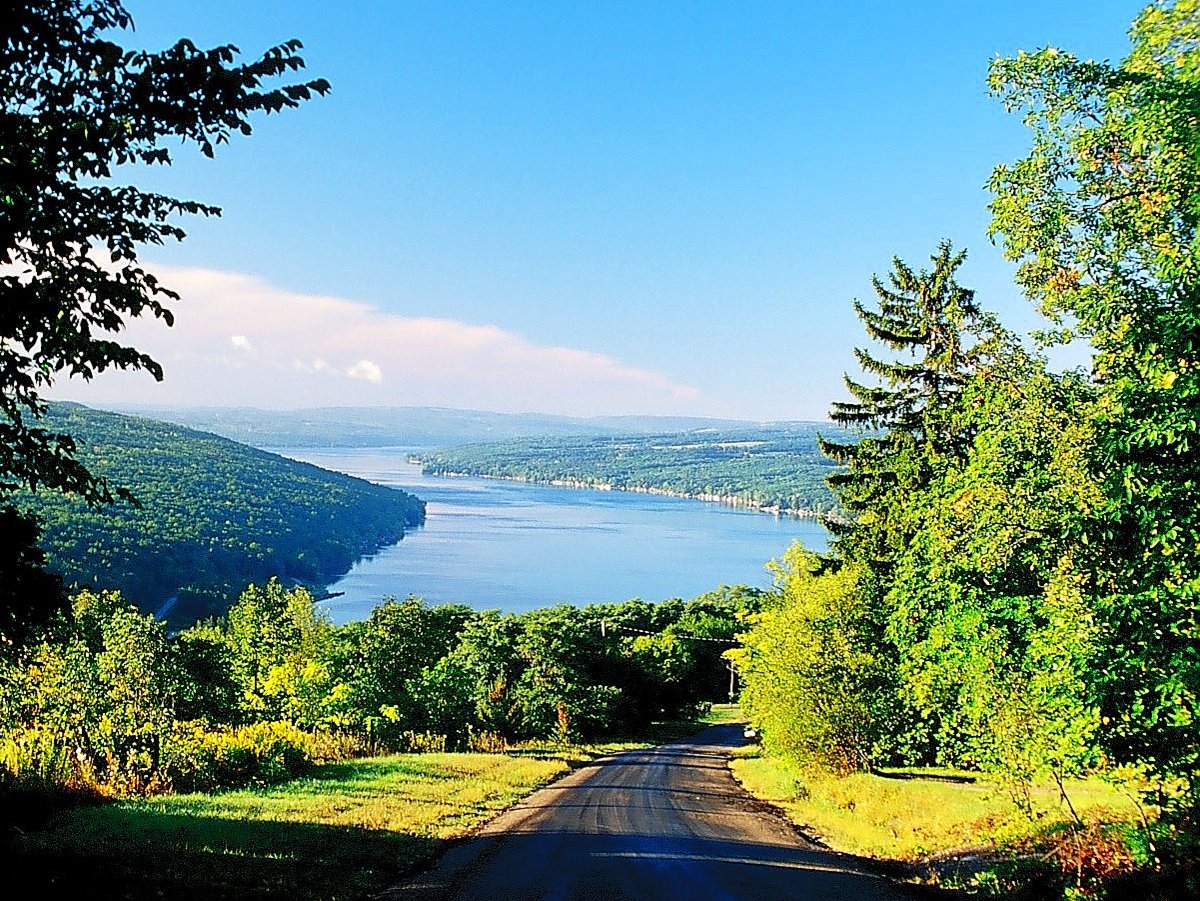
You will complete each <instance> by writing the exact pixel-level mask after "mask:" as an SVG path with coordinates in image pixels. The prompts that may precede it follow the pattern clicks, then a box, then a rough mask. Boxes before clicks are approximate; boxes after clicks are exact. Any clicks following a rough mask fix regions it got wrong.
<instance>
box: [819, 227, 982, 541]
mask: <svg viewBox="0 0 1200 901" xmlns="http://www.w3.org/2000/svg"><path fill="white" fill-rule="evenodd" d="M965 259H966V251H959V252H957V253H955V252H954V251H953V249H952V247H951V245H950V242H949V241H943V242H942V243H941V244H939V245H938V250H937V253H936V254H934V255H933V257H931V260H932V262H933V269H932V270H931V271H930V270H925V269H922V270H919V271H916V272H914V271H913V270H912V268H911V267H909V266H908V265H906V264H905V263H904V262H903V261H902V260H900V259H899V258H896V259H894V260H893V261H892V271H891V272H890V273H889V274H888V279H887V282H886V283H885V282H884V281H883V280H882V279H880V278H879V277H878V276H875V277H873V278H872V280H871V283H872V285H873V287H874V289H875V294H876V296H877V298H878V307H877V308H874V309H873V308H868V307H866V306H864V305H863V304H862V303H860V302H859V301H857V300H856V301H854V311H855V312H856V313H857V314H858V317H859V319H861V320H862V322H863V325H864V326H865V328H866V330H867V334H868V335H869V336H870V337H871V338H872V339H873V340H875V341H877V342H879V343H881V344H883V345H884V347H886V348H887V349H889V350H891V351H893V352H895V353H896V354H898V355H900V358H899V359H880V358H879V357H876V356H873V355H872V354H871V352H870V351H867V350H864V349H862V348H855V356H856V357H857V358H858V362H859V364H860V365H861V366H862V368H863V371H864V372H866V373H867V374H869V375H873V376H876V377H877V378H878V379H879V380H880V382H881V384H878V385H866V384H863V383H862V382H858V381H855V380H854V379H852V378H850V377H849V376H848V375H847V376H846V377H845V382H846V388H847V389H848V390H849V391H850V393H851V395H853V397H854V400H852V401H845V402H835V403H834V405H833V410H832V412H831V413H830V418H831V419H832V420H833V421H834V422H836V423H838V424H839V425H843V426H850V427H853V428H857V429H859V430H862V431H864V432H866V433H867V434H866V436H865V437H863V438H862V439H861V440H859V441H858V442H857V443H853V444H842V443H836V442H833V441H829V440H825V439H822V440H821V449H822V450H823V451H824V452H825V453H826V454H827V455H828V456H829V457H831V458H833V459H834V460H835V461H837V462H838V463H841V464H844V465H845V466H846V470H845V471H844V472H840V473H836V474H834V475H831V476H829V477H828V482H829V484H830V487H832V488H833V490H834V492H835V493H836V494H837V497H838V500H839V502H840V503H841V505H842V507H843V508H844V509H845V511H846V512H847V513H849V514H851V515H852V516H853V517H855V520H854V522H853V523H851V524H849V525H845V524H840V523H837V522H836V521H834V522H832V523H831V525H832V528H833V530H834V532H835V533H836V534H838V535H839V536H842V540H840V541H839V542H838V549H839V552H840V553H841V554H842V556H844V557H847V558H851V557H853V558H855V559H865V560H874V561H876V562H878V561H882V560H886V559H889V558H890V557H891V556H892V555H894V553H895V552H896V551H897V550H898V549H899V544H900V542H901V541H902V538H900V537H898V535H897V534H896V531H897V530H896V524H895V522H894V520H892V519H889V508H890V507H891V506H892V505H891V504H889V503H887V502H886V500H885V499H886V498H887V497H889V496H892V495H893V494H894V493H896V492H903V491H909V490H913V489H916V488H920V487H921V486H922V485H923V484H925V482H927V481H928V478H929V463H930V461H931V458H933V457H935V456H938V455H945V454H947V453H949V452H951V451H952V450H953V448H954V441H955V436H954V435H953V434H951V433H950V432H949V431H948V430H947V429H946V428H945V419H944V418H943V417H940V416H939V413H940V412H941V411H943V410H944V409H945V408H946V407H947V406H948V405H949V404H950V403H951V401H952V400H953V398H954V397H955V396H956V395H957V393H958V391H959V390H960V389H961V387H962V384H963V382H964V380H965V378H966V373H967V370H968V366H969V362H970V347H969V346H968V342H969V336H970V335H971V333H972V332H973V331H974V330H976V329H977V328H978V327H979V326H980V324H981V323H982V321H983V316H982V313H981V312H980V310H979V307H978V306H977V305H976V303H975V294H974V292H973V291H971V290H970V289H967V288H964V287H962V286H960V285H959V284H958V283H957V282H956V281H955V273H956V271H957V270H958V267H959V266H961V265H962V263H963V261H964V260H965Z"/></svg>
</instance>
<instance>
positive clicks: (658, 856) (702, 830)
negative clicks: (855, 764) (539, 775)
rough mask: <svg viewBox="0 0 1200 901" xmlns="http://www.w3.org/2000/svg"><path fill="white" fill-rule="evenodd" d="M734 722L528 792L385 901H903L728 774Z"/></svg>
mask: <svg viewBox="0 0 1200 901" xmlns="http://www.w3.org/2000/svg"><path fill="white" fill-rule="evenodd" d="M741 744H744V742H743V740H742V737H741V727H740V726H714V727H712V728H710V729H708V730H706V731H705V732H703V733H701V734H700V735H698V736H696V737H695V738H692V739H688V740H686V741H681V742H676V743H674V744H669V745H662V746H660V747H657V748H652V749H649V750H646V751H631V752H627V753H624V754H618V755H614V756H612V757H607V758H601V759H600V760H597V761H595V762H593V763H592V764H591V765H589V766H586V767H584V768H582V769H580V770H577V771H576V772H574V773H572V774H571V775H570V776H568V777H566V778H565V779H562V780H560V781H558V782H556V783H554V784H553V785H551V786H549V787H548V788H544V789H542V790H541V791H539V792H537V793H536V794H533V795H531V796H530V797H529V798H527V799H525V801H524V802H522V803H521V804H519V805H518V806H517V807H515V808H513V809H511V810H509V811H508V812H507V813H505V814H503V815H502V816H500V817H498V818H497V819H495V820H493V821H492V822H491V823H490V824H489V825H488V826H487V827H485V828H484V829H483V830H482V831H481V832H480V833H479V834H478V835H477V836H476V837H475V838H473V839H471V840H470V841H467V842H464V843H462V844H460V845H457V846H455V847H454V848H453V849H452V850H451V851H450V852H448V853H447V854H446V855H445V856H444V857H443V858H442V859H441V861H440V862H439V863H438V865H437V866H436V867H435V868H434V869H433V870H431V871H430V872H428V873H424V874H422V875H420V876H418V877H415V878H414V879H411V880H409V881H408V882H405V883H403V884H401V885H399V886H396V887H395V888H394V889H392V890H390V891H389V892H387V893H385V895H384V898H385V899H389V901H432V899H448V901H450V899H453V901H484V899H486V901H525V899H529V901H532V899H545V901H584V899H621V898H637V899H664V901H666V899H676V898H678V899H681V901H684V899H686V901H703V899H755V901H760V899H774V898H779V899H783V898H787V899H813V901H817V899H847V901H850V899H860V898H861V899H867V901H895V899H900V898H905V897H907V896H906V895H905V894H903V893H902V891H901V890H900V889H899V888H897V887H894V886H893V885H892V884H891V883H889V882H887V881H886V880H884V879H881V878H880V877H878V876H874V875H871V874H869V873H868V872H866V871H864V870H863V869H861V868H859V867H857V866H855V863H854V860H853V858H848V857H843V856H841V855H836V854H831V853H829V852H827V851H822V850H820V849H819V848H817V847H815V846H813V845H812V844H810V843H808V842H806V841H804V839H803V838H801V837H800V836H799V835H797V834H796V832H795V831H794V830H793V829H792V828H791V827H790V826H789V825H788V824H787V823H785V822H784V821H783V820H782V819H781V818H780V817H778V816H777V815H775V814H773V813H772V812H771V811H769V810H765V809H764V808H763V807H762V806H761V805H758V804H756V803H755V802H753V801H752V800H751V799H749V798H748V796H747V795H746V794H745V792H743V791H742V789H741V788H740V787H739V786H738V784H737V783H736V782H735V781H734V779H733V777H732V776H731V775H730V773H729V768H728V766H727V764H726V758H727V756H728V753H729V750H730V749H731V748H734V747H737V746H739V745H741Z"/></svg>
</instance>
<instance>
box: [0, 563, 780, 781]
mask: <svg viewBox="0 0 1200 901" xmlns="http://www.w3.org/2000/svg"><path fill="white" fill-rule="evenodd" d="M760 603H761V593H760V592H758V591H756V590H754V589H747V588H723V589H720V590H718V591H714V592H711V593H709V594H706V595H702V596H700V597H698V598H695V599H693V600H691V601H687V602H683V601H678V600H676V601H667V602H664V603H660V604H648V603H645V602H642V601H636V600H634V601H628V602H625V603H621V604H606V605H596V606H591V607H583V608H579V607H571V606H566V605H564V606H559V607H553V608H545V609H540V610H535V611H532V612H530V613H524V614H519V615H511V614H510V615H502V614H499V613H495V612H486V613H478V612H475V611H474V610H472V609H470V608H468V607H464V606H440V607H431V606H428V605H426V604H425V603H424V602H422V601H420V600H418V599H415V598H409V599H407V600H404V601H396V600H386V601H384V602H383V603H382V604H381V605H380V606H379V607H377V608H376V609H375V610H374V611H373V612H372V614H371V616H370V618H369V619H367V620H365V621H362V622H354V623H350V624H347V625H344V626H336V627H335V626H333V625H331V624H330V623H329V621H328V619H327V618H326V616H325V615H323V613H322V611H321V610H320V608H319V607H318V606H317V605H315V604H314V602H313V598H312V595H311V594H309V593H308V592H307V591H306V590H305V589H303V588H295V589H291V590H287V589H285V588H284V587H283V586H282V585H281V584H280V583H279V582H278V581H277V580H274V579H272V580H271V581H269V582H268V583H266V584H265V585H261V586H251V587H250V588H248V589H247V590H246V591H245V592H244V593H243V594H242V595H241V597H240V598H239V599H238V601H237V603H235V604H234V605H233V607H231V608H230V610H229V612H228V615H227V616H226V617H223V618H221V619H219V620H211V621H208V622H205V623H201V624H197V625H194V626H192V627H190V628H188V629H185V630H183V631H181V632H179V633H176V634H169V633H168V631H167V630H166V628H165V626H164V625H163V624H162V623H161V622H160V621H158V620H156V619H155V618H154V617H153V616H150V615H147V614H144V613H142V612H140V611H139V610H138V609H137V608H135V607H132V606H130V605H128V604H127V603H126V602H125V601H124V600H123V599H122V598H121V596H120V595H119V594H117V593H115V592H103V593H93V592H83V593H81V594H79V595H78V596H77V597H76V598H75V601H74V610H73V613H72V615H71V616H62V617H59V618H58V619H56V620H55V621H54V622H53V623H52V624H51V626H50V627H49V628H48V629H46V630H45V632H44V634H42V635H41V636H40V638H38V639H37V640H35V641H32V642H30V643H28V644H27V645H26V647H25V648H24V649H22V650H21V651H20V652H19V653H16V654H15V655H11V656H9V657H4V656H2V655H0V789H2V788H3V787H4V784H5V783H6V782H7V783H17V784H22V783H24V784H28V783H30V782H35V783H36V782H40V783H44V784H49V785H53V786H58V787H63V786H66V787H71V788H76V789H79V790H86V791H90V792H96V793H100V794H104V795H110V796H119V795H127V794H137V793H153V792H160V791H168V790H193V789H211V788H216V787H221V786H233V785H244V784H255V783H264V782H269V781H273V780H277V779H283V778H287V777H289V776H294V775H296V774H298V773H300V772H303V771H304V770H305V769H307V768H308V767H309V766H310V765H311V764H313V763H314V762H318V761H322V760H330V759H338V758H344V757H348V756H357V755H364V754H374V753H382V752H386V751H405V750H447V749H473V750H485V751H491V750H502V749H503V748H505V747H506V746H507V745H508V744H509V743H512V742H520V741H524V740H530V739H541V740H555V741H559V740H561V741H566V740H579V739H587V738H596V737H600V736H605V735H612V734H614V733H620V732H626V733H633V732H638V731H641V730H644V729H645V728H646V727H647V726H648V725H649V724H650V723H651V721H655V720H661V719H663V718H670V717H678V716H684V715H688V714H692V713H695V712H696V710H697V705H698V704H700V703H701V702H702V701H708V700H712V699H714V698H720V697H722V696H723V695H724V692H725V691H726V690H727V689H728V685H729V675H728V669H727V664H726V663H725V661H724V660H723V659H722V656H721V655H722V652H723V651H724V650H725V649H726V648H728V647H729V646H730V645H731V644H732V643H733V636H734V633H735V632H736V631H737V629H738V628H739V625H738V622H737V620H738V618H739V617H740V616H742V615H744V614H747V613H750V612H752V611H754V610H757V609H758V607H759V605H760Z"/></svg>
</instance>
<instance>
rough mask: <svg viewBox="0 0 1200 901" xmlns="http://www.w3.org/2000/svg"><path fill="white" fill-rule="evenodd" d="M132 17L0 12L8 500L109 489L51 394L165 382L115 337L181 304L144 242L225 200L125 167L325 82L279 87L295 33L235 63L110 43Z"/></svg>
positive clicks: (234, 52)
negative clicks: (157, 188) (189, 194)
mask: <svg viewBox="0 0 1200 901" xmlns="http://www.w3.org/2000/svg"><path fill="white" fill-rule="evenodd" d="M132 27H133V20H132V18H131V17H130V14H129V12H128V11H127V10H126V9H125V7H124V5H123V4H122V3H121V2H120V0H30V2H25V3H17V4H8V5H7V6H6V8H5V11H4V16H3V18H2V19H0V148H2V152H0V496H2V495H3V494H6V493H8V492H10V491H12V490H13V489H17V488H38V487H42V486H45V487H49V488H52V489H60V490H66V491H70V492H74V493H77V494H79V495H81V496H82V497H84V498H85V499H87V500H89V501H92V502H97V503H99V502H105V501H109V500H111V499H112V495H113V490H112V489H110V486H109V484H108V483H107V482H106V481H105V480H104V479H103V478H100V477H98V476H97V475H96V474H94V473H93V472H91V471H90V470H89V469H88V468H87V467H86V466H85V465H84V464H82V463H81V462H80V461H79V459H78V457H77V456H76V450H77V448H76V443H75V440H74V438H73V437H72V436H70V435H69V434H66V433H62V432H57V431H54V430H53V429H48V428H46V427H45V426H44V424H42V423H41V422H40V417H41V416H42V414H43V412H44V410H45V405H44V403H43V401H42V394H43V392H44V391H45V389H46V388H48V387H49V386H50V385H52V384H53V383H54V381H55V380H56V379H59V378H63V377H78V378H83V379H90V378H92V377H93V376H95V375H96V374H97V373H100V372H103V371H105V370H108V369H113V368H116V369H132V370H145V371H147V372H149V373H150V374H152V375H153V376H154V377H155V378H159V379H161V378H162V374H163V373H162V368H161V367H160V366H159V364H158V363H157V362H155V361H154V360H153V359H152V358H151V357H149V356H148V355H147V354H145V353H143V352H141V351H139V350H137V349H136V348H134V347H130V346H128V345H126V344H123V343H121V341H120V340H119V333H120V331H121V330H122V328H123V327H124V326H125V325H126V324H127V322H128V321H129V320H130V319H133V318H137V317H144V316H149V317H154V318H157V319H161V320H163V321H164V322H166V323H167V324H170V323H171V322H172V315H171V310H170V307H169V304H170V302H171V301H174V300H178V295H176V294H175V293H174V292H173V291H172V290H171V289H170V288H169V287H168V286H166V285H163V284H162V283H160V282H159V281H158V279H157V278H156V277H155V276H154V275H153V273H151V272H149V271H148V270H147V269H146V268H145V267H143V266H142V265H141V263H140V262H139V259H138V252H139V249H140V248H142V247H145V246H146V245H155V244H163V243H165V242H166V241H172V240H180V239H182V238H183V237H184V232H183V230H182V229H181V228H180V226H179V225H178V221H177V220H178V217H179V216H182V215H203V216H214V215H218V214H219V213H220V210H219V209H217V208H216V207H213V206H210V205H207V204H203V203H200V202H197V201H193V200H183V199H178V198H174V197H169V196H166V195H163V194H157V193H154V192H151V191H145V190H142V189H140V188H138V187H136V186H135V185H132V184H127V183H124V182H123V180H122V179H123V178H124V176H125V174H126V173H127V172H128V171H129V167H136V166H153V165H169V164H170V163H171V159H172V154H173V153H174V152H175V150H174V148H175V147H178V146H180V145H184V146H186V145H192V146H195V147H196V148H198V149H199V150H200V152H201V153H203V154H205V155H207V156H212V155H213V153H214V149H215V147H216V146H217V145H219V144H223V143H225V142H226V141H228V140H229V138H230V137H231V136H232V135H234V134H243V135H248V134H250V132H251V130H252V128H251V118H252V116H253V115H254V114H256V113H260V112H261V113H271V112H277V111H279V110H282V109H284V108H287V107H294V106H297V105H299V104H300V103H301V102H302V101H303V100H306V99H308V98H309V97H311V96H312V95H313V94H314V93H317V94H324V93H325V92H326V91H328V90H329V85H328V83H327V82H326V81H324V80H323V79H314V80H310V81H306V82H297V83H293V84H283V85H279V84H278V80H279V79H280V78H284V77H286V76H288V75H290V74H292V73H295V72H297V71H299V70H300V69H301V68H303V66H304V62H303V60H302V58H301V57H300V56H299V55H298V54H299V50H300V42H299V41H295V40H289V41H286V42H284V43H282V44H280V45H278V46H276V47H273V48H271V49H270V50H268V51H267V52H266V53H265V54H263V55H262V56H261V57H260V58H258V59H256V60H253V61H250V62H245V63H241V62H239V61H238V49H237V48H236V47H234V46H232V45H223V46H219V47H213V48H211V49H201V48H199V47H197V46H196V45H195V44H193V43H192V42H191V41H189V40H186V39H183V40H180V41H178V42H177V43H176V44H175V45H174V46H172V47H170V48H168V49H166V50H162V51H158V52H148V51H143V50H132V49H128V48H126V47H123V46H122V45H121V44H119V43H117V42H116V40H115V38H116V37H118V36H119V35H120V32H122V31H127V30H129V29H131V28H132ZM118 493H119V491H118ZM12 515H16V514H11V515H10V514H8V513H6V514H5V517H6V518H8V519H11V518H12ZM12 547H13V546H9V545H6V546H5V547H4V548H3V549H0V574H9V573H11V574H12V575H13V578H14V579H24V580H26V581H27V582H28V581H29V580H31V579H35V578H36V576H35V572H36V564H35V565H34V566H33V568H32V569H31V568H30V567H31V563H30V557H29V550H28V549H29V547H30V545H28V544H24V545H21V548H24V549H23V550H20V552H19V553H16V552H14V551H13V550H12ZM5 580H6V581H7V577H6V579H5ZM43 600H44V598H43ZM59 600H61V598H60V599H59ZM55 603H57V602H56V601H53V600H51V602H49V603H48V604H47V603H42V602H41V601H37V602H35V603H33V604H32V609H37V608H39V607H40V608H44V607H47V606H51V607H52V606H54V604H55ZM13 613H14V616H15V617H16V620H20V619H21V617H20V616H19V615H17V614H16V612H15V611H14V612H13Z"/></svg>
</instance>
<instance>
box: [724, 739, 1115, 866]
mask: <svg viewBox="0 0 1200 901" xmlns="http://www.w3.org/2000/svg"><path fill="white" fill-rule="evenodd" d="M731 766H732V768H733V772H734V775H735V776H736V777H737V779H738V781H739V782H741V783H742V784H743V785H744V786H745V787H746V789H747V790H748V791H749V792H750V793H751V794H753V795H755V796H757V797H759V798H761V799H763V800H765V801H769V802H771V803H773V804H775V805H776V806H778V807H780V808H781V809H783V810H784V811H785V812H786V813H787V815H788V817H789V818H790V819H791V820H792V821H793V822H794V823H796V824H797V825H799V826H801V827H802V828H804V829H805V831H806V832H808V833H809V834H811V835H813V836H815V837H817V838H819V839H820V840H822V841H823V842H825V843H826V844H827V845H829V846H830V847H832V848H835V849H837V850H839V851H848V852H850V853H853V854H861V855H867V856H870V857H876V858H881V859H891V860H907V861H915V860H919V859H921V858H924V857H927V856H931V855H937V854H941V853H945V852H950V851H960V850H964V849H970V848H975V849H978V848H994V847H1009V846H1015V845H1019V844H1021V843H1022V842H1024V841H1026V840H1029V839H1032V838H1034V837H1036V836H1038V835H1044V834H1045V833H1046V832H1047V831H1049V830H1051V829H1052V828H1053V826H1054V825H1055V824H1056V823H1065V822H1067V821H1069V820H1070V812H1069V810H1068V809H1067V807H1066V805H1065V804H1063V803H1062V801H1061V798H1060V797H1059V792H1058V789H1057V787H1055V786H1053V785H1045V786H1039V787H1037V788H1036V789H1035V790H1034V792H1033V794H1032V801H1033V817H1032V818H1031V817H1029V816H1027V815H1025V814H1022V813H1020V812H1019V811H1018V810H1017V808H1016V806H1015V804H1014V803H1013V800H1012V798H1011V796H1010V795H1009V794H1008V793H1007V792H1006V791H1005V789H1004V788H1003V787H1002V786H1001V785H999V784H997V783H995V782H992V781H989V780H988V779H987V778H986V777H984V776H980V775H979V774H975V773H963V772H958V771H954V770H944V769H894V770H884V771H882V772H881V773H879V774H870V773H856V774H854V775H851V776H847V777H845V778H838V777H834V776H829V775H823V774H817V773H810V772H802V771H800V770H797V769H795V768H793V767H791V766H789V765H788V764H787V763H786V762H784V761H781V760H778V759H775V758H772V757H767V756H762V755H760V754H759V753H758V751H757V749H749V750H748V751H747V752H746V753H745V754H743V755H741V756H740V757H739V758H737V759H735V760H733V761H732V763H731ZM1066 790H1067V793H1068V795H1069V796H1070V798H1071V802H1072V804H1073V805H1074V806H1075V809H1076V810H1077V811H1078V812H1079V813H1080V815H1081V816H1082V817H1083V818H1084V819H1085V820H1087V819H1092V820H1103V821H1105V822H1113V821H1122V820H1129V819H1131V818H1132V817H1135V816H1136V812H1135V810H1134V808H1133V807H1132V805H1131V803H1130V801H1129V800H1128V799H1127V798H1126V797H1125V796H1124V795H1122V794H1121V793H1120V792H1118V791H1117V790H1116V789H1115V788H1113V787H1112V786H1111V785H1109V784H1107V783H1105V782H1102V781H1101V780H1099V779H1094V778H1093V779H1087V780H1070V781H1069V782H1068V783H1067V784H1066Z"/></svg>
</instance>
